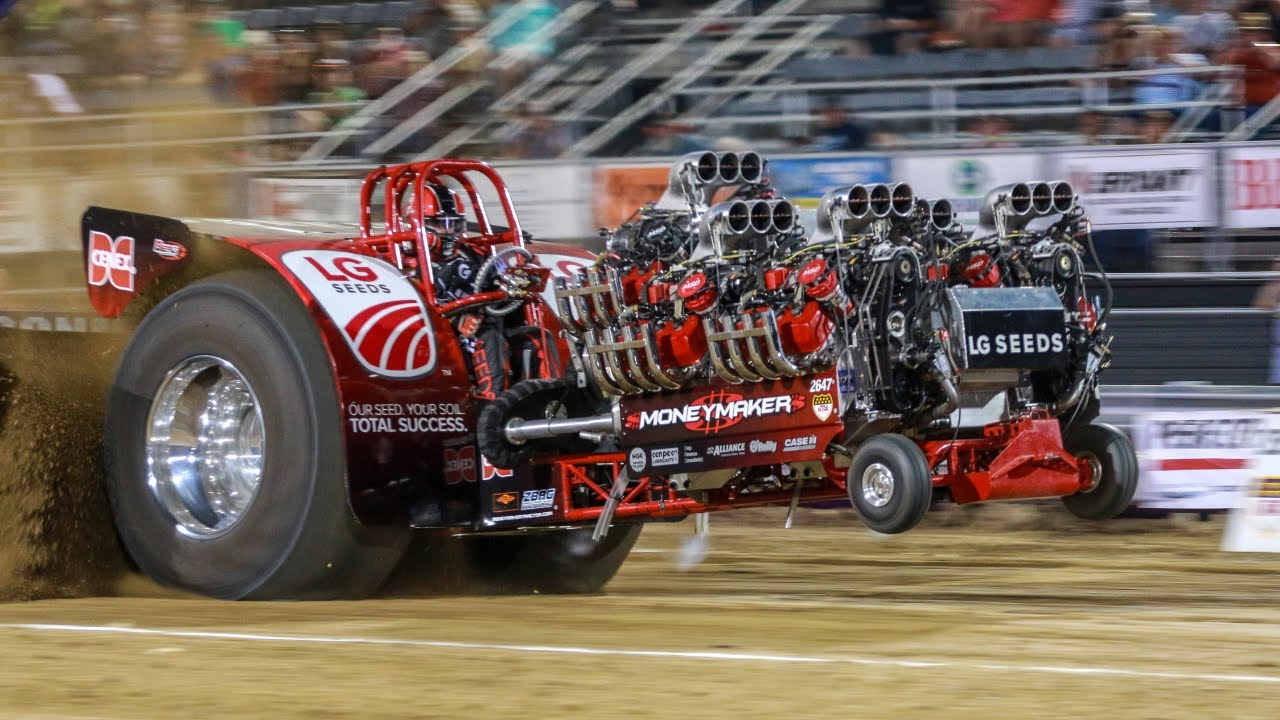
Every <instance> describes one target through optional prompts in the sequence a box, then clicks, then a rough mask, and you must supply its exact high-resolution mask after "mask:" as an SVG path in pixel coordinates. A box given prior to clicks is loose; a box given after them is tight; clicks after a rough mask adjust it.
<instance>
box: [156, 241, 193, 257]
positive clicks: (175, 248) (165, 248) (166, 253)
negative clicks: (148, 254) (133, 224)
mask: <svg viewBox="0 0 1280 720" xmlns="http://www.w3.org/2000/svg"><path fill="white" fill-rule="evenodd" d="M151 251H152V252H154V253H155V254H156V255H159V256H160V257H162V258H164V259H165V260H181V259H182V258H184V257H186V256H187V246H186V245H183V244H182V243H176V242H167V241H165V240H161V239H160V238H156V239H155V241H154V242H153V243H151Z"/></svg>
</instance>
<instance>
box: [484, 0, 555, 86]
mask: <svg viewBox="0 0 1280 720" xmlns="http://www.w3.org/2000/svg"><path fill="white" fill-rule="evenodd" d="M559 14H560V11H559V10H558V9H557V8H556V6H555V5H552V4H551V3H550V2H548V1H547V0H524V2H513V3H506V2H500V3H497V4H496V5H494V6H493V11H492V17H493V21H494V22H499V21H502V20H512V22H511V24H510V25H509V26H507V29H506V30H503V31H502V32H500V33H498V34H497V36H495V37H494V38H493V51H494V54H498V55H501V54H506V58H505V59H504V62H503V63H501V64H500V65H499V67H498V72H499V79H498V89H499V91H500V92H501V91H506V90H509V89H511V88H512V87H514V86H515V85H516V84H517V83H518V82H520V80H521V79H522V78H523V77H524V76H525V75H527V74H528V72H529V71H530V70H532V69H533V68H536V67H538V66H539V65H541V64H543V63H544V62H546V61H547V60H548V59H549V58H550V57H551V56H552V55H554V54H555V51H556V46H555V42H554V41H553V39H552V38H551V37H549V36H548V35H547V32H546V28H547V26H548V25H550V24H551V22H552V21H554V20H555V19H556V16H557V15H559Z"/></svg>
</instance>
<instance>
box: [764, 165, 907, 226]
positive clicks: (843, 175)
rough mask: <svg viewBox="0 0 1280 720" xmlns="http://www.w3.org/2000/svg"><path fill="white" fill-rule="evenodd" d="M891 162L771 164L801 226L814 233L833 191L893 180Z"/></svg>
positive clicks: (771, 177) (774, 179)
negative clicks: (820, 211)
mask: <svg viewBox="0 0 1280 720" xmlns="http://www.w3.org/2000/svg"><path fill="white" fill-rule="evenodd" d="M890 167H891V162H890V160H889V158H888V157H885V156H867V155H828V156H823V157H801V158H778V159H776V160H774V159H771V160H769V181H770V183H771V184H772V185H773V186H774V187H775V188H777V189H778V192H779V193H781V194H782V195H783V196H784V197H786V198H787V199H788V200H790V201H791V202H793V203H795V205H796V207H798V208H800V224H801V225H803V226H804V229H805V230H807V231H812V230H813V228H814V223H815V222H816V220H817V212H816V211H817V209H818V202H819V201H820V200H822V196H823V195H825V194H826V193H827V191H829V190H834V189H836V188H838V187H845V186H847V185H858V184H868V183H882V182H889V181H890V180H892V179H893V178H892V176H891V174H890Z"/></svg>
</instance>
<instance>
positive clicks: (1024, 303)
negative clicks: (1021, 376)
mask: <svg viewBox="0 0 1280 720" xmlns="http://www.w3.org/2000/svg"><path fill="white" fill-rule="evenodd" d="M947 295H948V296H949V298H950V302H951V322H952V329H951V334H952V339H953V342H954V343H955V345H956V346H958V348H959V350H960V352H959V353H958V356H957V358H956V360H957V362H959V364H960V367H961V368H963V369H967V370H975V369H990V368H1018V369H1025V370H1048V369H1053V368H1062V367H1065V366H1066V365H1067V361H1068V357H1069V356H1068V343H1067V340H1068V338H1067V335H1066V316H1065V314H1064V312H1063V308H1062V300H1060V299H1059V298H1058V295H1057V293H1055V292H1054V291H1053V288H1048V287H1012V288H971V287H965V286H962V285H961V286H956V287H952V288H949V289H948V290H947Z"/></svg>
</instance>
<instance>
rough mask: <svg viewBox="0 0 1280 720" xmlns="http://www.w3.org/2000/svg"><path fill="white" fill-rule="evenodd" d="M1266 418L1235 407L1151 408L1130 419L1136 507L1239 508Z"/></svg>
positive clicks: (1262, 434) (1263, 437)
mask: <svg viewBox="0 0 1280 720" xmlns="http://www.w3.org/2000/svg"><path fill="white" fill-rule="evenodd" d="M1267 421H1268V418H1267V416H1266V415H1264V414H1262V413H1251V412H1240V411H1234V412H1232V411H1221V410H1212V411H1199V412H1155V413H1147V414H1145V415H1139V416H1137V417H1135V418H1134V425H1133V441H1134V446H1135V447H1136V449H1137V451H1138V465H1139V468H1140V473H1139V476H1138V490H1137V492H1136V493H1135V494H1134V497H1133V502H1134V504H1135V505H1137V506H1139V507H1144V508H1155V509H1162V510H1226V509H1231V508H1236V507H1239V506H1240V504H1241V501H1242V499H1243V497H1244V489H1245V488H1246V487H1248V485H1249V481H1250V478H1251V477H1252V470H1251V467H1252V464H1253V460H1254V457H1255V456H1256V455H1257V453H1258V451H1259V449H1260V447H1261V445H1262V443H1263V442H1265V430H1266V427H1267Z"/></svg>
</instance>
